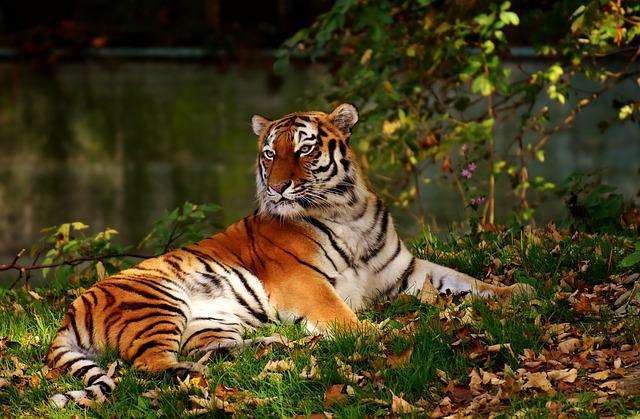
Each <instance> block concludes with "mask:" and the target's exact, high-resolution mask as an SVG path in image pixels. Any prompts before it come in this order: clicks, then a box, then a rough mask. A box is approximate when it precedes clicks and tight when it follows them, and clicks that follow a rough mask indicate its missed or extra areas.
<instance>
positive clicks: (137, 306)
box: [120, 302, 187, 322]
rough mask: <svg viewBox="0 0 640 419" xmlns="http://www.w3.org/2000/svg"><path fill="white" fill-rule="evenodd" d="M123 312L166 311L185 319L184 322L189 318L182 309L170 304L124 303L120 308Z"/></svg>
mask: <svg viewBox="0 0 640 419" xmlns="http://www.w3.org/2000/svg"><path fill="white" fill-rule="evenodd" d="M120 308H121V310H122V311H125V310H134V311H135V310H144V309H156V310H165V311H170V312H172V313H175V314H177V315H179V316H180V317H182V318H183V320H184V321H185V322H186V321H187V316H186V314H184V311H182V310H181V309H180V307H176V306H173V305H170V304H149V303H143V302H133V303H124V304H122V305H121V306H120Z"/></svg>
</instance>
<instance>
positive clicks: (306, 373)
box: [300, 355, 319, 380]
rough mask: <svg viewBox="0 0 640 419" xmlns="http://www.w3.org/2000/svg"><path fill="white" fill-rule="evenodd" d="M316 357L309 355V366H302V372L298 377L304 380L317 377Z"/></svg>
mask: <svg viewBox="0 0 640 419" xmlns="http://www.w3.org/2000/svg"><path fill="white" fill-rule="evenodd" d="M316 362H317V361H316V357H315V356H313V355H311V360H310V365H309V367H308V368H307V367H304V368H303V369H302V372H301V373H300V378H303V379H305V380H315V379H316V378H318V376H319V373H318V364H317V363H316Z"/></svg>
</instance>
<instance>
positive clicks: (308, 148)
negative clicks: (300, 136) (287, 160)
mask: <svg viewBox="0 0 640 419" xmlns="http://www.w3.org/2000/svg"><path fill="white" fill-rule="evenodd" d="M312 148H313V147H312V146H310V145H303V146H302V147H300V150H298V151H299V152H300V154H307V153H308V152H310V151H311V149H312Z"/></svg>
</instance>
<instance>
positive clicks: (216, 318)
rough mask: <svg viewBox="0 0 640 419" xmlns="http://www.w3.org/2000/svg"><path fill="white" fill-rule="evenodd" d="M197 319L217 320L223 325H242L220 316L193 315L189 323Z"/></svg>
mask: <svg viewBox="0 0 640 419" xmlns="http://www.w3.org/2000/svg"><path fill="white" fill-rule="evenodd" d="M195 321H211V322H216V323H218V324H221V325H223V326H240V323H235V322H228V321H225V320H224V319H221V318H218V317H192V318H191V320H190V321H189V324H191V323H193V322H195Z"/></svg>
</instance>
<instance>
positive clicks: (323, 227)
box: [303, 217, 351, 266]
mask: <svg viewBox="0 0 640 419" xmlns="http://www.w3.org/2000/svg"><path fill="white" fill-rule="evenodd" d="M303 219H304V220H305V221H307V222H308V223H310V224H311V225H313V226H314V227H316V228H317V229H319V230H320V231H322V232H323V233H324V234H325V235H326V236H327V238H328V239H329V243H331V247H333V249H334V250H335V251H336V252H338V254H339V255H340V256H341V257H342V259H344V261H345V262H346V263H347V265H349V266H351V258H350V257H349V256H348V255H347V253H346V252H345V251H344V250H343V249H342V247H340V246H339V245H338V243H336V241H335V239H334V236H335V235H334V233H333V230H331V229H330V228H329V227H327V226H326V225H324V224H323V223H322V222H321V221H319V220H317V219H315V218H313V217H303Z"/></svg>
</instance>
